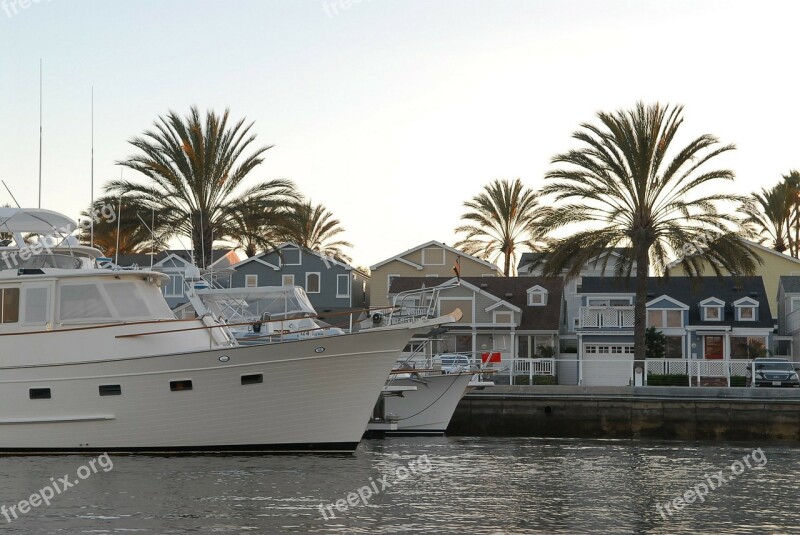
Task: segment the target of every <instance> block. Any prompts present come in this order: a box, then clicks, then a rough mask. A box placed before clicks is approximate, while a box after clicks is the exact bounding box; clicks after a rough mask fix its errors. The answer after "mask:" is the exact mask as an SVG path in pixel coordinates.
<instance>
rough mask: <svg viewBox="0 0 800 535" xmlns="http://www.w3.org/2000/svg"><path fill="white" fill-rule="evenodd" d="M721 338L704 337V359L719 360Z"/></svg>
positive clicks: (721, 346) (722, 342)
mask: <svg viewBox="0 0 800 535" xmlns="http://www.w3.org/2000/svg"><path fill="white" fill-rule="evenodd" d="M723 344H724V341H723V338H722V336H706V337H705V355H704V356H705V358H707V359H721V358H722V348H723Z"/></svg>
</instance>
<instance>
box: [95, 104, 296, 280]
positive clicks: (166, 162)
mask: <svg viewBox="0 0 800 535" xmlns="http://www.w3.org/2000/svg"><path fill="white" fill-rule="evenodd" d="M228 121H229V112H228V110H225V112H224V113H223V114H222V115H221V116H220V115H217V114H216V113H215V112H213V111H208V112H207V113H206V115H205V118H203V117H202V116H201V115H200V113H199V112H198V111H197V108H195V107H192V108H191V111H190V112H189V115H188V116H186V117H181V116H179V115H178V114H177V113H175V112H174V111H170V112H169V113H168V114H167V115H166V116H163V117H159V118H158V119H157V120H156V122H155V123H154V129H153V130H149V131H146V132H145V133H144V135H143V136H142V137H136V138H134V139H132V140H131V141H130V143H131V144H132V145H133V146H134V147H136V148H137V149H138V150H139V153H138V154H136V155H134V156H131V157H130V158H128V159H127V160H124V161H122V162H118V163H119V164H120V165H123V166H125V167H128V168H130V169H133V170H135V171H138V172H140V173H142V174H143V175H145V176H146V177H147V178H148V179H149V181H148V182H146V183H143V184H141V183H136V182H131V181H128V180H113V181H111V182H109V183H108V184H107V185H106V193H107V194H109V195H112V196H119V195H122V194H124V195H125V197H126V198H127V199H130V200H131V201H133V202H136V203H139V204H140V205H142V206H143V207H144V208H146V209H147V210H150V209H152V210H155V216H156V219H157V226H158V227H159V228H161V229H165V232H166V234H167V236H174V235H187V236H191V239H192V247H193V248H194V250H195V252H196V255H197V257H198V258H199V262H200V263H201V267H203V266H206V265H208V264H209V263H210V261H211V249H212V245H213V240H214V239H215V238H217V239H219V238H222V237H223V236H224V235H225V234H226V231H227V230H228V225H229V224H230V222H231V220H232V219H235V217H236V211H237V210H238V209H240V208H241V207H242V206H243V205H244V204H247V203H251V202H252V203H258V204H260V205H261V206H264V207H269V206H272V207H277V206H281V205H283V204H286V203H290V202H293V201H294V200H295V199H297V194H296V193H295V188H294V185H293V184H292V182H291V181H289V180H271V181H267V182H261V183H258V184H256V185H254V186H251V187H249V188H247V189H243V190H242V188H241V187H242V186H243V183H244V180H245V178H246V177H247V176H248V175H249V174H250V173H251V172H252V171H253V169H255V168H256V167H257V166H258V165H260V164H261V163H262V162H263V161H264V158H263V155H264V152H266V151H267V150H268V149H269V148H271V147H270V146H262V147H255V148H252V149H251V145H252V144H253V142H254V141H255V138H256V136H255V134H253V133H251V132H250V130H251V128H252V126H253V123H249V124H247V125H245V123H244V120H243V119H242V120H240V121H238V122H237V123H235V124H230V125H229V124H228ZM248 150H249V151H251V152H250V153H249V154H246V152H247V151H248Z"/></svg>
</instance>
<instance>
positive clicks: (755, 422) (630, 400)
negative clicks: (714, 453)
mask: <svg viewBox="0 0 800 535" xmlns="http://www.w3.org/2000/svg"><path fill="white" fill-rule="evenodd" d="M447 434H448V435H454V436H458V435H461V436H475V435H485V436H531V437H592V438H660V439H682V440H708V439H714V440H753V439H771V440H783V441H792V442H798V441H800V391H799V390H797V389H751V388H712V387H702V388H689V387H578V386H575V387H571V386H498V387H494V388H487V389H486V390H482V391H477V392H472V393H470V394H467V396H465V397H464V398H463V399H462V400H461V403H459V405H458V409H457V410H456V412H455V414H454V415H453V419H452V420H451V422H450V426H449V427H448V428H447Z"/></svg>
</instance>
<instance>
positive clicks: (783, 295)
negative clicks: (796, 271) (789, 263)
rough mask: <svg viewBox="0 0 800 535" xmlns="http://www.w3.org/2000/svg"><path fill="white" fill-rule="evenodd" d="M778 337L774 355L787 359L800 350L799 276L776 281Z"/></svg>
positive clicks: (787, 276) (786, 276)
mask: <svg viewBox="0 0 800 535" xmlns="http://www.w3.org/2000/svg"><path fill="white" fill-rule="evenodd" d="M777 299H778V335H777V336H775V354H776V355H779V356H785V357H789V356H791V355H793V354H794V352H795V350H796V349H800V276H798V275H784V276H782V277H780V279H779V280H778V296H777Z"/></svg>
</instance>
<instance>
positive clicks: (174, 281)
mask: <svg viewBox="0 0 800 535" xmlns="http://www.w3.org/2000/svg"><path fill="white" fill-rule="evenodd" d="M164 297H183V275H181V274H177V275H170V276H169V282H167V284H165V285H164Z"/></svg>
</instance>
